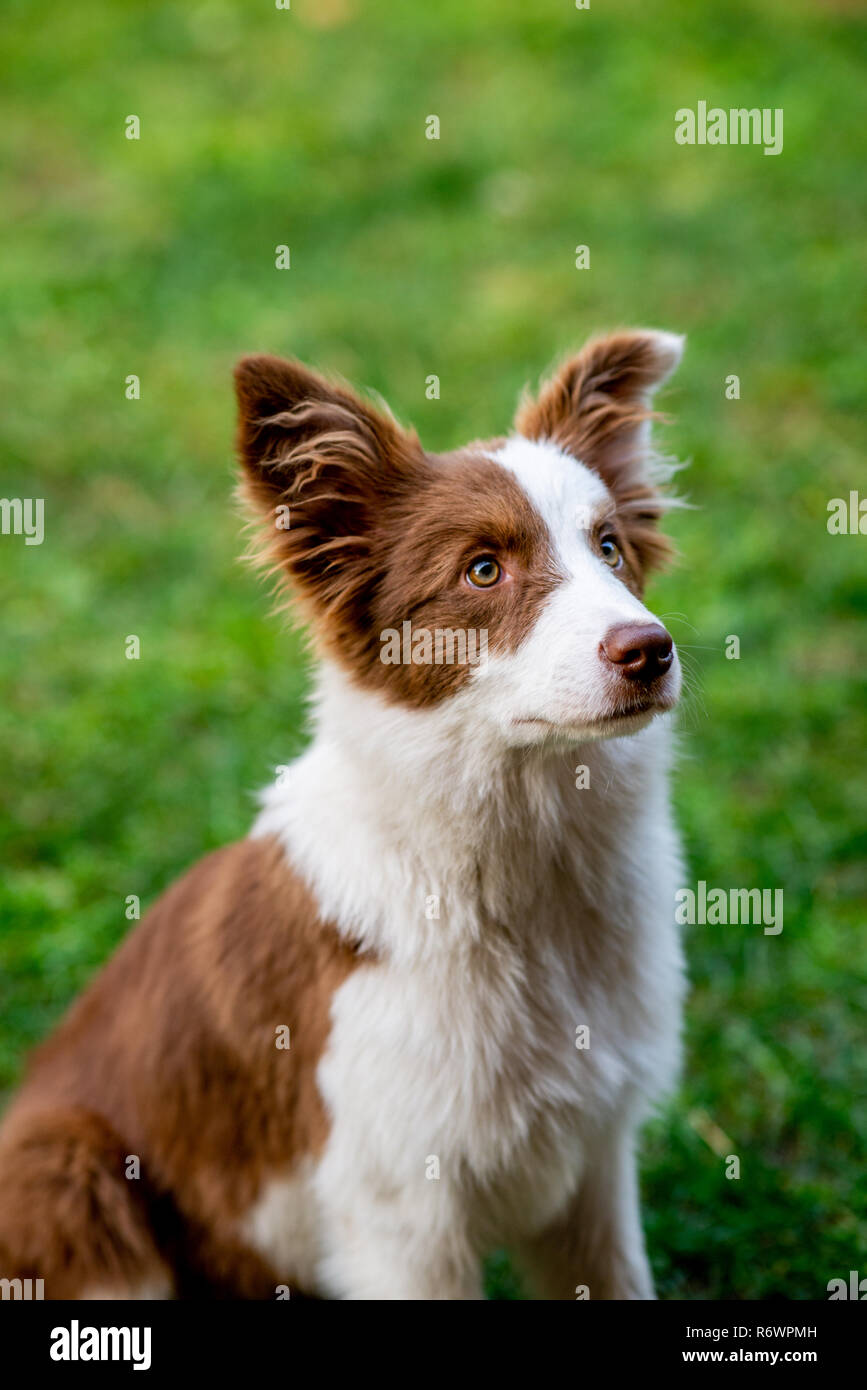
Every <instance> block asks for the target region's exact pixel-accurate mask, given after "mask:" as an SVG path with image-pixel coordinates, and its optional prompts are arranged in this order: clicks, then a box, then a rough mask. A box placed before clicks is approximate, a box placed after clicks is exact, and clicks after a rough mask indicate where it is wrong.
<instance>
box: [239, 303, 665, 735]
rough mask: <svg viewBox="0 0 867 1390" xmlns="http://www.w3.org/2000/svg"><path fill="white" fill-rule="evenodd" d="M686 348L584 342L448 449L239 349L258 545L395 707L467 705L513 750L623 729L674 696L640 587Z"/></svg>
mask: <svg viewBox="0 0 867 1390" xmlns="http://www.w3.org/2000/svg"><path fill="white" fill-rule="evenodd" d="M682 346H683V343H682V339H680V338H678V337H675V336H673V335H671V334H667V333H656V332H637V331H636V332H623V333H618V334H614V335H612V336H609V337H605V338H599V339H596V340H594V341H592V342H590V343H588V344H587V346H586V347H585V348H584V349H583V350H582V351H581V352H580V353H578V354H577V355H576V356H574V357H572V358H570V359H569V360H568V361H567V362H566V363H565V364H564V365H563V366H562V367H561V368H560V370H559V371H558V372H557V373H556V375H555V376H554V377H553V378H552V379H551V380H550V381H548V382H547V383H546V384H545V385H544V386H543V387H542V389H541V391H540V392H539V395H538V396H537V397H535V398H532V399H531V398H528V399H526V400H525V401H524V402H523V403H522V405H521V407H520V409H519V411H518V414H517V417H516V420H515V430H514V433H512V434H510V435H509V436H508V438H505V439H498V440H492V441H488V442H481V443H473V444H469V445H467V446H466V447H464V448H462V449H458V450H455V451H454V452H453V453H448V454H430V453H426V452H425V451H424V450H423V448H422V447H421V445H420V443H419V441H418V438H417V436H416V435H415V434H414V433H413V432H410V431H408V430H406V429H404V428H402V427H401V426H400V425H398V424H397V422H396V421H395V420H394V419H392V418H391V417H390V416H389V415H387V414H385V413H384V412H383V411H381V410H378V409H374V407H373V406H371V405H370V404H368V403H367V402H365V401H363V400H362V399H360V398H359V397H358V396H356V395H355V394H354V393H353V392H352V391H350V390H349V389H347V388H346V387H343V386H338V385H332V384H330V383H329V382H327V381H326V380H324V379H323V378H322V377H320V376H318V375H317V374H315V373H313V372H311V371H309V370H308V369H307V368H306V367H303V366H302V365H300V364H299V363H297V362H287V361H283V360H281V359H279V358H275V357H265V356H256V357H247V358H245V359H244V360H243V361H242V362H241V363H240V364H239V366H238V368H237V371H236V383H237V391H238V401H239V407H240V423H239V429H238V447H239V453H240V458H241V463H242V468H243V492H244V495H245V497H246V499H247V501H248V502H249V503H250V504H252V506H253V508H254V511H255V513H256V515H257V516H258V517H259V519H260V524H259V535H260V539H261V542H262V543H261V545H260V547H259V553H260V555H261V557H262V558H263V559H264V560H265V562H266V563H267V564H269V565H270V566H271V567H272V568H273V569H274V570H275V572H276V573H277V574H279V576H280V578H281V581H285V582H286V583H287V584H288V586H289V589H290V591H291V592H292V594H293V596H294V598H295V600H296V601H297V603H298V604H299V605H300V607H301V609H302V611H303V613H304V615H305V617H306V618H307V619H308V621H309V622H310V625H311V628H312V630H313V632H314V634H315V637H316V638H317V640H318V642H319V643H320V644H321V646H322V647H323V648H324V649H326V650H327V651H329V652H330V653H331V654H332V655H333V656H334V657H336V658H337V659H338V660H339V662H340V663H341V664H342V666H343V667H344V669H345V670H347V671H348V672H349V673H350V675H351V677H352V678H353V679H354V681H355V682H357V683H359V684H361V685H363V686H365V687H367V688H368V689H373V690H376V691H378V692H379V693H380V694H381V696H382V697H383V698H384V699H385V700H387V701H391V702H400V703H401V704H403V705H406V706H410V707H413V708H415V709H426V708H431V707H434V706H441V705H442V704H443V703H444V702H446V701H454V700H455V699H456V698H457V697H459V699H460V705H461V707H462V708H463V709H465V710H466V711H468V717H470V718H472V719H473V720H475V721H476V723H477V724H478V723H479V722H483V723H484V724H485V725H486V726H487V727H488V728H489V730H492V731H493V732H494V733H495V736H496V737H498V738H501V739H502V740H503V741H504V742H505V743H506V744H509V745H512V746H517V745H527V744H531V743H540V742H546V741H549V740H551V739H552V738H555V739H558V740H561V741H567V742H575V741H579V740H584V739H587V738H599V737H610V736H612V735H617V734H624V733H631V732H634V731H635V730H636V729H638V728H640V727H641V726H642V725H644V724H646V723H647V722H648V721H649V720H650V719H651V718H652V716H653V715H654V714H655V713H657V712H659V711H662V710H666V709H669V708H671V706H672V705H673V704H674V703H675V701H676V699H677V696H678V694H679V691H680V668H679V663H678V658H677V653H676V651H675V649H674V645H673V643H672V640H671V638H670V636H669V634H668V633H667V632H666V630H665V628H664V627H663V626H662V625H661V624H660V623H659V622H658V621H657V620H656V619H655V618H654V616H653V615H652V613H650V612H649V611H648V609H647V608H646V607H645V606H644V604H643V603H642V601H641V595H642V592H643V588H644V582H645V577H646V575H647V573H648V571H649V570H651V569H652V568H653V567H654V566H658V565H659V564H660V563H661V562H662V561H663V560H664V559H665V558H666V556H667V553H668V544H667V542H666V541H665V539H664V538H663V537H662V536H661V535H660V534H659V532H658V530H657V523H658V521H659V518H660V516H661V514H662V511H663V509H664V506H665V499H664V497H663V495H662V493H661V492H660V490H659V485H658V483H659V474H660V471H661V470H660V467H659V465H658V464H657V463H655V461H654V457H653V455H652V452H651V450H650V443H649V429H650V421H651V419H652V412H651V409H650V400H651V397H652V395H653V392H654V390H655V389H656V387H657V386H658V385H659V384H660V382H662V381H664V380H665V378H666V377H667V376H668V375H669V373H670V372H672V371H673V370H674V368H675V366H676V365H677V363H678V361H679V359H680V355H681V351H682ZM263 523H264V525H263Z"/></svg>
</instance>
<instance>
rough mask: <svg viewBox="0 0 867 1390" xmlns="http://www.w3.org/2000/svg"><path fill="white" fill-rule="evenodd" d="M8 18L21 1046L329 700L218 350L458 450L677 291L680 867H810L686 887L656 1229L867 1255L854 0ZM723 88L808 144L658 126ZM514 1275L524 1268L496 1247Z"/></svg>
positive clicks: (5, 429) (661, 1256) (727, 1248)
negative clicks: (730, 1171) (722, 137)
mask: <svg viewBox="0 0 867 1390" xmlns="http://www.w3.org/2000/svg"><path fill="white" fill-rule="evenodd" d="M0 44H2V66H3V71H4V74H5V77H4V83H3V90H2V94H0V104H2V121H0V149H2V161H0V163H2V166H3V169H4V174H3V190H2V201H3V208H4V211H5V217H4V227H3V233H2V235H3V246H2V257H0V292H2V301H3V304H4V315H3V325H2V332H3V335H4V341H3V350H2V356H0V387H2V395H3V400H4V407H3V410H2V412H0V432H2V458H3V474H2V492H3V495H5V496H9V497H16V496H18V497H31V496H42V497H44V498H45V499H46V539H45V543H44V544H43V545H42V546H41V547H35V546H34V547H25V546H24V544H23V541H22V539H21V538H13V537H2V538H0V566H2V571H0V574H2V585H3V589H2V628H3V642H2V654H0V679H2V703H0V748H2V759H3V776H2V783H0V797H2V820H0V835H2V864H3V872H2V883H0V914H2V917H0V921H2V927H0V933H2V934H0V953H2V972H0V1089H8V1087H10V1086H11V1085H12V1084H13V1083H14V1081H15V1079H16V1077H17V1076H18V1075H19V1069H20V1065H21V1060H22V1056H23V1054H24V1053H25V1051H26V1050H27V1049H28V1048H29V1047H30V1046H32V1045H33V1044H34V1043H35V1042H36V1041H37V1040H38V1039H39V1038H40V1037H41V1036H42V1035H43V1034H44V1033H45V1031H46V1030H47V1028H48V1027H49V1025H50V1024H51V1023H52V1021H53V1020H54V1019H56V1018H57V1017H58V1015H59V1013H60V1012H61V1011H62V1009H63V1008H64V1006H65V1005H66V1003H67V1002H68V1000H69V999H70V997H71V996H72V995H73V993H74V992H75V991H76V990H77V989H78V988H79V987H80V986H81V985H82V984H83V983H84V982H85V981H86V980H87V978H88V977H89V976H90V975H91V973H92V972H93V970H94V969H95V968H96V967H97V966H98V965H99V963H100V962H101V961H102V960H103V959H104V958H105V956H106V955H107V954H108V952H109V951H110V950H111V948H112V947H113V946H114V944H115V943H116V942H117V941H118V940H119V939H120V937H121V936H122V934H123V933H124V931H125V929H126V928H127V926H128V923H127V922H126V921H125V918H124V899H125V897H126V896H127V895H128V894H132V893H135V894H138V895H140V896H141V898H142V902H143V904H144V905H146V904H148V903H149V902H151V901H152V900H153V898H154V897H155V895H156V894H157V893H158V892H159V891H160V890H161V889H162V888H163V887H164V886H165V885H166V884H167V883H168V882H169V881H170V880H171V879H172V877H173V876H174V875H176V874H177V873H179V872H180V871H181V870H182V869H183V868H184V867H185V866H187V865H188V864H189V863H190V862H191V861H192V860H193V859H195V858H196V857H197V856H199V855H200V854H202V853H203V852H204V851H206V850H208V849H210V848H212V847H214V846H217V845H220V844H222V843H224V842H226V841H228V840H230V839H232V838H234V837H237V836H239V835H241V834H243V833H244V831H245V829H246V828H247V826H248V824H249V822H250V819H251V814H252V811H253V793H254V792H255V789H256V788H257V787H258V786H260V785H262V784H263V783H264V782H265V781H266V780H267V779H268V778H269V776H271V774H272V770H273V768H274V766H275V765H276V764H278V763H282V762H285V761H287V760H288V758H289V757H290V756H291V755H292V754H293V753H294V752H295V751H297V750H298V749H299V748H300V747H301V746H302V744H303V740H304V731H303V699H304V692H305V688H306V684H307V673H306V671H305V667H304V661H303V657H302V650H301V645H300V642H299V639H298V638H297V636H293V635H287V634H286V633H285V632H282V631H281V630H280V628H279V625H278V624H277V623H275V622H273V621H268V619H267V609H268V601H267V598H266V595H265V594H264V592H263V591H262V590H261V588H260V587H259V585H258V584H257V581H256V580H255V579H254V578H253V577H252V576H251V575H250V574H249V573H248V572H247V571H246V570H245V569H243V568H242V567H240V566H239V565H238V564H237V563H236V558H235V557H236V556H237V555H238V554H239V552H240V550H241V544H242V543H241V540H240V537H239V520H238V517H237V515H236V513H235V512H234V511H233V509H232V505H231V504H230V500H229V499H230V489H231V479H232V467H231V434H232V427H233V420H232V410H233V408H232V399H231V393H230V384H229V374H230V370H231V367H232V364H233V362H234V360H235V359H236V357H238V356H239V355H240V354H242V353H244V352H247V351H251V350H269V351H275V352H285V353H291V354H296V355H298V356H300V357H302V358H304V359H305V360H307V361H309V362H311V363H314V364H318V365H319V366H321V367H323V368H326V369H331V370H336V371H339V372H342V373H343V374H344V375H346V376H347V377H349V378H350V379H352V380H353V381H355V382H357V383H359V384H361V385H362V386H367V387H370V388H373V389H375V390H377V391H380V392H382V393H383V394H384V395H385V396H386V397H387V398H388V400H389V401H390V402H391V404H392V406H393V407H394V409H395V410H396V412H397V413H398V415H399V416H400V417H401V418H404V419H407V420H410V419H411V420H412V421H414V422H415V423H416V424H417V426H418V428H419V430H420V432H421V434H422V438H423V440H425V441H426V442H427V443H428V444H429V445H430V446H431V447H433V448H444V447H450V446H453V445H455V444H457V443H460V442H462V441H463V440H464V439H466V438H468V437H477V436H480V435H485V434H490V433H494V432H498V431H501V430H502V429H503V428H504V427H505V426H506V425H507V423H508V421H509V420H510V418H511V412H512V409H513V405H514V402H515V399H516V397H517V394H518V392H519V390H520V388H521V386H522V385H523V384H524V383H525V382H526V381H530V380H533V379H535V378H537V377H538V375H539V373H540V372H541V371H542V369H543V368H544V367H546V366H547V365H548V364H549V363H550V362H551V360H552V359H553V358H555V357H556V356H557V355H558V354H559V353H561V352H563V351H564V350H566V349H568V348H570V347H574V346H576V345H578V344H579V343H580V342H581V340H582V339H583V337H584V336H585V335H586V334H587V333H589V332H591V331H593V330H596V329H598V328H604V327H611V326H617V325H620V324H632V323H635V324H651V325H655V326H661V327H665V328H672V329H677V330H681V331H686V332H687V333H688V334H689V339H690V340H689V347H688V352H687V357H686V359H685V363H684V365H683V367H682V369H681V371H680V373H679V374H678V376H677V377H676V379H675V381H674V383H673V384H672V386H671V388H670V389H669V390H668V391H667V392H666V395H665V399H664V401H663V405H664V407H665V408H666V409H668V410H669V411H670V412H671V413H672V415H673V417H674V423H673V424H672V425H671V427H670V428H668V429H667V430H666V432H665V445H666V447H668V448H670V449H671V450H672V451H673V452H675V453H678V454H679V455H680V456H681V457H685V458H689V459H690V460H691V468H690V470H689V472H688V473H686V474H683V475H681V487H682V489H683V490H684V491H685V492H686V493H687V494H688V496H689V498H690V500H691V501H692V502H693V504H694V505H695V507H696V510H694V511H691V512H685V513H682V514H678V515H677V516H675V517H674V518H672V520H671V522H670V529H671V530H672V532H673V533H674V535H675V537H676V539H677V541H678V544H679V547H680V549H681V552H682V557H683V558H682V564H681V566H680V568H679V570H678V571H676V572H674V573H673V574H672V575H670V576H667V577H666V578H665V579H664V580H663V581H661V582H658V583H657V584H656V585H655V586H654V589H653V591H652V593H651V594H650V602H651V604H652V606H654V607H655V609H656V611H657V612H659V613H660V614H662V615H666V620H667V621H668V623H669V625H670V626H671V628H672V631H673V632H674V634H675V636H676V638H677V640H678V641H679V642H680V643H681V644H685V645H684V646H683V650H684V652H685V655H686V660H687V664H688V666H689V668H690V681H691V686H692V693H691V695H690V697H689V698H688V700H687V702H686V704H685V707H684V712H683V716H682V721H681V722H682V726H683V728H684V748H683V755H682V761H681V766H680V775H679V777H678V781H677V802H678V809H679V814H680V820H681V823H682V825H683V827H684V831H685V834H686V838H687V843H688V847H689V854H690V863H691V872H692V874H693V877H694V879H699V878H703V879H705V880H707V882H708V883H709V884H712V885H721V886H724V887H728V886H759V887H783V888H784V891H785V929H784V931H783V933H782V935H781V936H779V937H765V936H764V935H763V934H762V933H761V929H760V928H755V927H752V928H751V927H729V928H719V927H717V928H714V927H709V926H705V927H694V928H692V929H687V932H688V939H687V948H688V954H689V960H690V970H691V977H692V982H693V989H692V996H691V1001H690V1006H689V1024H688V1043H689V1047H688V1064H687V1069H686V1077H685V1082H684V1086H683V1090H682V1093H681V1095H680V1096H679V1098H678V1100H677V1102H676V1103H675V1104H674V1105H673V1107H672V1108H671V1109H670V1110H669V1111H667V1112H666V1113H665V1114H664V1115H663V1116H661V1117H660V1118H659V1119H658V1120H655V1121H654V1122H653V1123H652V1125H651V1126H650V1129H649V1132H648V1135H647V1142H646V1145H645V1158H644V1165H643V1187H644V1196H645V1223H646V1227H647V1232H648V1239H649V1244H650V1250H651V1256H652V1260H653V1264H654V1268H655V1271H656V1275H657V1279H658V1285H659V1292H660V1295H661V1296H663V1297H681V1298H691V1299H699V1298H709V1297H721V1298H769V1297H783V1298H810V1297H825V1286H826V1283H827V1281H828V1279H830V1278H832V1277H836V1276H838V1275H845V1274H846V1272H847V1271H848V1270H849V1269H850V1268H851V1269H860V1270H861V1273H862V1274H863V1273H867V1239H865V1236H867V1200H865V1187H867V1179H865V1159H867V1048H865V1031H864V1025H865V1012H867V1009H865V1006H867V980H865V957H867V950H865V931H864V902H865V886H867V883H865V878H867V875H865V863H864V859H865V856H864V849H865V838H864V835H865V832H864V827H865V821H867V779H865V777H864V771H863V752H864V747H865V733H867V701H865V643H864V627H863V622H864V610H865V577H867V564H865V549H867V539H864V538H863V537H855V536H843V537H840V536H830V535H829V534H828V533H827V529H826V519H827V513H826V506H827V502H828V500H829V499H830V498H831V497H837V496H846V495H847V494H848V491H849V490H850V489H852V488H858V487H862V488H863V487H864V483H863V479H864V464H863V460H864V430H863V427H862V425H863V419H862V415H863V382H864V377H865V371H867V350H865V335H864V332H863V322H862V324H861V332H860V333H859V332H858V331H857V325H856V322H855V307H856V297H857V290H858V287H859V286H863V234H864V226H865V218H864V213H865V208H864V183H863V158H864V152H865V151H864V138H863V117H862V116H861V115H859V113H860V112H861V111H862V109H863V107H862V102H863V87H864V71H865V30H864V25H863V19H862V18H861V17H859V15H858V7H857V6H856V5H855V4H854V3H844V0H836V3H827V0H826V3H815V0H762V3H747V0H740V2H738V0H725V2H724V3H723V2H722V0H710V3H706V4H703V5H701V6H697V5H694V4H688V3H675V2H674V0H667V2H666V3H657V4H655V5H653V6H648V5H646V4H644V3H641V0H612V3H609V4H602V3H601V2H600V3H598V4H597V3H596V0H594V3H593V5H592V8H591V9H590V10H589V11H577V10H576V9H575V8H574V7H572V6H570V4H569V3H568V0H558V2H557V3H554V0H542V3H538V4H535V5H533V6H532V7H531V6H529V5H527V4H525V3H518V0H474V3H471V4H467V3H464V2H463V0H460V2H459V0H439V3H438V4H437V5H435V6H434V5H430V6H417V7H410V6H407V5H397V4H394V3H387V0H318V2H317V0H292V8H291V10H290V11H279V10H277V9H276V8H275V7H274V6H273V5H271V4H269V3H268V0H261V3H258V4H241V3H240V0H238V2H236V3H229V0H223V2H222V3H219V2H218V0H212V3H201V4H199V3H188V4H164V3H152V2H151V3H144V0H125V3H124V4H123V5H121V4H111V3H108V2H107V0H104V2H103V3H94V0H79V3H78V4H76V5H75V6H45V5H38V4H35V3H26V4H25V3H21V0H7V3H6V5H5V6H4V26H3V33H2V39H0ZM700 99H705V100H707V101H708V103H709V104H710V105H713V104H717V105H721V106H723V107H729V106H746V107H750V106H757V107H774V108H776V107H782V108H784V111H785V126H784V133H785V142H784V149H783V153H782V154H781V155H780V156H778V157H776V158H772V157H766V156H764V155H763V153H762V151H761V149H760V148H755V147H746V148H744V147H740V148H710V147H704V148H702V147H692V148H690V147H681V146H678V145H676V144H675V142H674V138H673V133H674V112H675V110H676V109H677V108H678V107H681V106H690V107H693V108H694V107H695V105H696V102H697V101H698V100H700ZM130 114H136V115H138V116H139V118H140V121H141V139H140V140H139V141H137V142H135V141H130V140H127V139H126V138H125V137H124V120H125V118H126V117H127V116H128V115H130ZM430 114H437V115H438V116H439V117H440V121H441V138H440V140H439V141H438V142H436V141H429V140H427V139H425V119H426V117H427V116H428V115H430ZM281 243H285V244H288V245H289V246H290V247H291V256H292V268H291V270H289V271H282V272H281V271H278V270H276V269H275V265H274V258H275V247H276V246H277V245H278V244H281ZM579 243H586V244H588V245H589V246H590V248H591V267H590V269H589V270H585V271H579V270H576V269H575V266H574V259H575V257H574V248H575V247H576V245H578V244H579ZM130 373H135V374H137V375H138V376H139V377H140V379H141V399H140V400H139V401H128V400H126V399H125V397H124V381H125V378H126V377H127V375H128V374H130ZM431 373H436V374H437V375H439V377H440V379H441V392H442V394H441V399H440V400H439V401H428V400H427V399H426V398H425V391H424V387H425V378H426V377H427V376H428V375H430V374H431ZM732 373H736V374H737V375H738V376H739V377H740V381H741V398H740V400H737V401H731V400H727V399H726V398H725V394H724V382H725V378H726V376H728V375H729V374H732ZM132 633H134V634H137V635H138V636H139V637H140V639H141V660H140V661H138V662H133V661H127V660H126V659H125V658H124V639H125V637H126V636H127V635H128V634H132ZM732 633H734V634H737V635H738V636H739V637H740V641H741V658H740V660H739V661H729V660H726V659H725V657H724V654H723V651H724V644H725V639H726V637H727V636H728V635H729V634H732ZM714 1126H715V1127H716V1129H714V1128H713V1127H714ZM718 1131H719V1132H718ZM714 1146H715V1147H716V1148H717V1149H719V1150H720V1153H718V1152H715V1149H714ZM729 1152H731V1153H735V1154H737V1155H739V1156H740V1159H741V1178H740V1180H739V1181H727V1180H726V1178H725V1176H724V1171H725V1163H724V1161H723V1158H722V1157H721V1156H720V1154H721V1153H729ZM489 1286H490V1292H491V1294H492V1295H493V1296H495V1297H513V1296H515V1295H516V1294H517V1292H518V1290H517V1286H516V1284H515V1282H514V1279H513V1276H512V1274H511V1271H510V1268H509V1266H508V1262H507V1261H506V1260H505V1259H504V1258H503V1257H502V1256H499V1257H497V1258H495V1259H494V1260H492V1263H491V1267H490V1279H489Z"/></svg>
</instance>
